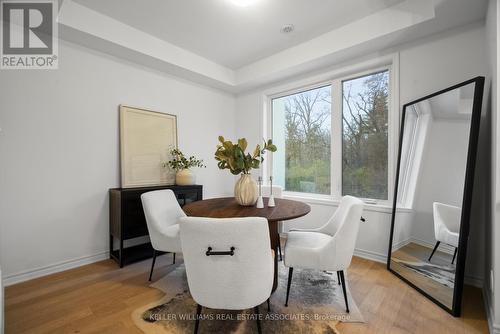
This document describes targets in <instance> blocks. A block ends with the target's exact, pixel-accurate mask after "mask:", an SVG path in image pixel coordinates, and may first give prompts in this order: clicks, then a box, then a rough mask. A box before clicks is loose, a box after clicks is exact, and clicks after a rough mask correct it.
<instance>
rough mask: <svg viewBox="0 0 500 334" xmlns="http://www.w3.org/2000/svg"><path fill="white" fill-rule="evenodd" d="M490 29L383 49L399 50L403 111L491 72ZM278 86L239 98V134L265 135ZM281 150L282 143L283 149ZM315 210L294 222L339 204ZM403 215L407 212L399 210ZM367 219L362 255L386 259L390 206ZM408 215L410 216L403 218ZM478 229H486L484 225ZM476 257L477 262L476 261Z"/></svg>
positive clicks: (474, 248) (477, 272)
mask: <svg viewBox="0 0 500 334" xmlns="http://www.w3.org/2000/svg"><path fill="white" fill-rule="evenodd" d="M485 47H486V45H485V29H484V26H471V27H468V28H467V29H461V30H458V31H452V32H447V33H444V34H441V35H438V36H433V37H431V38H426V39H424V40H420V41H418V42H416V43H411V44H408V45H403V46H401V47H399V48H397V49H391V50H384V51H381V52H380V53H379V54H377V55H374V57H378V56H382V55H385V54H389V53H393V52H399V64H400V68H399V82H400V87H399V94H400V108H399V109H400V110H401V109H402V105H403V104H404V103H407V102H410V101H412V100H415V99H417V98H419V97H422V96H425V95H428V94H430V93H433V92H435V91H438V90H440V89H443V88H446V87H449V86H451V85H453V84H456V83H459V82H462V81H465V80H467V79H470V78H473V77H475V76H478V75H486V74H487V66H486V64H485V60H486V54H485ZM352 64H355V61H353V62H351V63H350V64H343V65H338V66H335V67H332V68H330V69H325V70H324V71H323V72H324V73H326V72H328V71H335V70H337V69H339V68H341V67H342V66H347V65H352ZM307 78H308V76H301V77H294V78H292V79H290V80H288V81H287V82H286V84H285V83H277V84H276V85H275V87H274V88H277V87H281V86H283V87H285V86H286V87H289V86H291V85H293V82H294V81H295V82H297V84H300V83H303V82H304V80H307ZM274 88H273V87H263V88H262V89H260V90H258V91H253V92H249V93H246V94H242V95H240V96H238V98H237V100H236V120H235V121H236V134H237V135H238V137H246V138H247V139H249V141H251V142H253V141H258V140H259V138H261V136H262V126H261V125H262V123H263V105H264V102H265V97H264V94H265V92H267V91H269V90H270V89H271V90H274ZM278 149H279V148H278ZM311 203H312V205H311V206H312V212H311V213H310V214H309V215H307V216H306V217H303V218H302V219H300V220H298V221H297V222H295V223H292V224H301V225H303V226H317V225H319V224H321V223H322V222H324V221H325V220H324V219H325V218H326V217H328V216H329V215H330V214H332V213H333V212H334V210H335V204H333V203H326V202H320V201H312V202H311ZM400 214H401V215H402V216H403V217H404V216H405V215H406V213H404V212H402V213H400ZM364 215H366V217H367V222H366V223H365V224H362V225H361V230H360V233H359V237H358V240H357V244H356V248H357V252H358V254H359V255H364V256H368V257H371V258H373V259H378V260H384V259H385V257H386V255H387V249H388V242H389V232H390V219H391V214H390V211H389V210H385V209H377V210H371V209H368V210H365V213H364ZM404 219H406V218H404ZM474 229H475V227H474V226H472V228H471V242H470V244H469V247H470V248H469V250H470V251H469V254H468V255H470V256H471V258H472V259H474V256H475V255H476V254H480V252H481V250H480V249H482V247H483V245H482V243H481V241H482V237H483V235H482V234H480V233H479V234H478V233H477V232H474ZM478 230H480V231H482V229H481V228H480V227H479V228H478ZM476 262H477V261H476ZM467 264H468V269H467V275H471V276H474V277H476V278H479V279H482V277H483V268H482V264H481V263H474V261H467Z"/></svg>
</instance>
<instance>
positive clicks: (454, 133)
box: [390, 82, 475, 309]
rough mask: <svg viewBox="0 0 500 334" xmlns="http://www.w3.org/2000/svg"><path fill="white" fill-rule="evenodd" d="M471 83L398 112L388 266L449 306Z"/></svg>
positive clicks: (472, 92) (458, 228) (468, 125)
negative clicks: (400, 117)
mask: <svg viewBox="0 0 500 334" xmlns="http://www.w3.org/2000/svg"><path fill="white" fill-rule="evenodd" d="M474 87H475V83H474V82H472V83H470V84H468V85H465V86H462V87H459V88H456V89H453V90H449V91H447V92H445V93H442V94H439V95H436V96H434V97H431V98H429V99H425V100H422V101H420V102H418V103H415V104H411V105H407V106H406V108H405V111H404V114H405V115H404V130H403V133H402V143H401V148H400V150H401V157H400V169H399V181H398V185H397V193H398V195H397V203H398V204H397V206H398V207H400V208H406V209H407V210H405V211H409V212H410V213H409V214H405V215H404V217H400V216H399V215H396V219H395V220H394V227H393V228H394V232H393V240H392V254H391V260H390V268H391V269H392V270H393V271H395V272H396V273H398V274H399V275H400V276H402V277H403V278H405V279H406V280H408V281H409V282H410V283H412V284H413V285H415V286H416V287H418V288H419V289H421V290H422V291H424V292H425V293H427V294H428V295H429V296H431V297H432V298H434V299H435V300H437V301H438V302H440V303H441V304H443V305H444V306H445V307H448V308H450V309H451V308H452V306H453V292H454V288H455V280H456V278H455V276H456V275H455V273H456V263H457V259H456V255H457V249H458V243H459V238H460V235H459V231H460V224H461V212H462V208H461V206H462V201H463V197H464V183H465V174H466V167H467V153H468V147H469V132H470V127H471V116H472V110H473V97H474Z"/></svg>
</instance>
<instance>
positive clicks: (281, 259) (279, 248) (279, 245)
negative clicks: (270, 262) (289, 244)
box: [277, 233, 283, 261]
mask: <svg viewBox="0 0 500 334" xmlns="http://www.w3.org/2000/svg"><path fill="white" fill-rule="evenodd" d="M277 235H278V237H277V238H278V252H279V253H280V261H283V255H282V254H281V238H280V234H279V233H278V234H277Z"/></svg>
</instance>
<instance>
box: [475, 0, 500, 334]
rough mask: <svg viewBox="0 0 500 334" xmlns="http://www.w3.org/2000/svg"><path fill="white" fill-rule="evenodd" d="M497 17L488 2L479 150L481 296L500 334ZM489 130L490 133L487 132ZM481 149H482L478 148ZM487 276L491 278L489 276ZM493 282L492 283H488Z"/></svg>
mask: <svg viewBox="0 0 500 334" xmlns="http://www.w3.org/2000/svg"><path fill="white" fill-rule="evenodd" d="M499 17H500V6H499V1H498V0H490V1H489V6H488V12H487V17H486V31H487V34H486V35H487V52H488V53H487V56H488V63H487V64H488V65H489V67H488V69H489V71H488V77H487V78H488V81H487V84H486V87H485V89H486V91H487V92H489V95H488V100H487V101H486V102H487V103H486V105H487V110H488V111H489V114H488V115H487V121H489V122H490V129H485V130H484V132H485V133H486V135H485V137H489V138H490V139H491V140H490V141H489V144H490V145H483V146H482V147H484V149H483V150H481V151H480V153H482V154H483V155H485V156H488V157H490V166H489V169H486V171H487V172H490V173H485V175H488V176H490V177H489V178H488V177H487V176H485V177H484V180H483V183H484V184H485V188H486V189H485V191H487V193H486V195H485V196H486V199H487V200H486V201H484V204H483V205H482V209H483V211H486V213H485V215H486V217H487V219H486V221H487V222H488V224H487V225H486V226H485V235H486V238H485V252H486V254H485V255H486V256H485V268H484V269H485V273H484V276H485V278H486V279H485V284H484V287H483V295H484V297H485V302H486V303H487V312H488V320H489V324H490V332H491V333H500V293H499V291H500V279H499V278H500V256H499V255H498V254H500V227H499V226H500V195H499V194H500V184H499V183H500V163H499V161H498V159H499V158H500V145H498V133H499V128H500V119H499V118H498V116H497V113H498V110H500V108H499V107H500V105H499V104H500V101H499V100H498V77H499V71H500V67H499V66H498V63H499V58H498V56H499V51H498V48H499V47H500V43H499V39H500V35H499V34H498V24H499ZM488 130H489V131H488ZM480 147H481V146H480ZM490 274H492V275H493V276H492V277H491V276H490ZM491 279H493V281H491Z"/></svg>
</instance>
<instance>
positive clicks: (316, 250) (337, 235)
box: [285, 196, 364, 313]
mask: <svg viewBox="0 0 500 334" xmlns="http://www.w3.org/2000/svg"><path fill="white" fill-rule="evenodd" d="M362 213H363V202H362V201H361V200H359V199H357V198H356V197H352V196H344V197H342V200H341V201H340V205H339V207H338V209H337V210H336V211H335V213H334V214H333V216H332V217H331V218H330V220H328V222H327V223H326V224H325V225H323V226H321V227H320V228H316V229H301V230H291V231H290V232H288V238H287V241H286V244H285V266H286V267H288V268H289V269H288V285H287V291H286V302H285V306H288V297H289V295H290V286H291V283H292V275H293V268H302V269H317V270H322V271H336V272H337V277H338V279H339V284H342V290H343V293H344V300H345V306H346V311H347V312H348V313H349V304H348V302H347V291H346V283H345V275H344V270H346V269H347V268H348V267H349V265H350V264H351V259H352V256H353V253H354V246H355V243H356V238H357V235H358V230H359V223H360V220H364V219H363V218H362V217H361V215H362Z"/></svg>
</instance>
